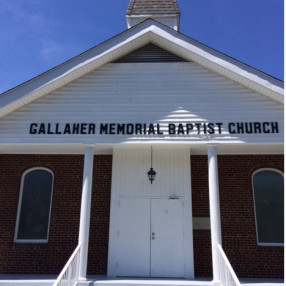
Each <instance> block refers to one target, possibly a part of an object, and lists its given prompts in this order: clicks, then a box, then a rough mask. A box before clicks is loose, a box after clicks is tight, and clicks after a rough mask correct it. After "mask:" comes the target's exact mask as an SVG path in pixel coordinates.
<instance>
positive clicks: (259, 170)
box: [251, 168, 284, 247]
mask: <svg viewBox="0 0 286 286" xmlns="http://www.w3.org/2000/svg"><path fill="white" fill-rule="evenodd" d="M262 171H273V172H276V173H279V174H280V175H281V176H282V177H283V178H284V173H283V172H281V171H280V170H278V169H275V168H260V169H257V170H256V171H254V172H253V173H252V176H251V185H252V195H253V205H254V216H255V229H256V242H257V245H258V246H274V247H275V246H276V247H279V246H284V243H268V242H267V243H266V242H259V239H258V227H257V216H256V205H255V194H254V185H253V176H254V175H255V174H256V173H259V172H262Z"/></svg>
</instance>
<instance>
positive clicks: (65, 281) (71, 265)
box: [53, 244, 82, 286]
mask: <svg viewBox="0 0 286 286" xmlns="http://www.w3.org/2000/svg"><path fill="white" fill-rule="evenodd" d="M81 246H82V244H79V245H78V246H77V248H76V249H75V250H74V252H73V254H72V255H71V257H70V259H69V260H68V262H67V263H66V265H65V267H64V268H63V270H62V271H61V273H60V275H59V276H58V278H57V280H56V281H55V282H54V284H53V286H74V285H76V283H77V280H78V275H79V274H78V273H79V257H80V251H81Z"/></svg>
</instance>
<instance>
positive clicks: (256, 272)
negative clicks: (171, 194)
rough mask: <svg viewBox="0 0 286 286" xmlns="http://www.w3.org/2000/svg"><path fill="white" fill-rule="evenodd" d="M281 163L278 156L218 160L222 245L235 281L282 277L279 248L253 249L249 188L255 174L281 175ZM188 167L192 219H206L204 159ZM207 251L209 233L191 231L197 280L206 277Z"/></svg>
mask: <svg viewBox="0 0 286 286" xmlns="http://www.w3.org/2000/svg"><path fill="white" fill-rule="evenodd" d="M283 161H284V159H283V156H281V155H267V156H218V167H219V189H220V207H221V224H222V243H223V248H224V250H225V252H226V254H227V256H228V258H229V260H230V262H231V264H232V265H233V268H234V270H235V272H236V273H237V275H238V276H239V277H265V278H266V277H268V278H279V277H280V278H281V277H283V267H284V262H283V258H284V249H283V247H265V246H264V247H262V246H257V242H256V229H255V218H254V208H253V193H252V185H251V177H252V174H253V172H254V171H255V170H257V169H260V168H276V169H278V170H281V171H283ZM191 166H192V197H193V215H194V216H198V217H200V216H201V217H205V216H209V198H208V181H207V180H208V178H207V172H208V171H207V168H208V167H207V156H192V157H191ZM205 247H207V249H205ZM210 250H211V248H210V232H209V231H205V230H195V231H194V255H195V257H194V259H195V273H196V275H197V276H210V274H211V272H210V269H211V255H210ZM206 252H207V255H205V254H206Z"/></svg>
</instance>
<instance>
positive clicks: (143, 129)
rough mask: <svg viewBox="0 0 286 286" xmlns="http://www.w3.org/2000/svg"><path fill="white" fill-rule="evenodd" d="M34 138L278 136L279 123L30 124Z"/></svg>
mask: <svg viewBox="0 0 286 286" xmlns="http://www.w3.org/2000/svg"><path fill="white" fill-rule="evenodd" d="M29 133H30V134H32V135H41V134H45V135H71V134H72V135H76V134H78V135H92V134H100V135H206V134H210V135H211V134H222V133H228V134H262V133H263V134H265V133H269V134H272V133H279V126H278V122H276V121H275V122H268V121H266V122H229V123H222V122H194V123H169V124H160V123H100V124H95V123H51V122H50V123H42V122H41V123H35V122H33V123H31V124H30V128H29Z"/></svg>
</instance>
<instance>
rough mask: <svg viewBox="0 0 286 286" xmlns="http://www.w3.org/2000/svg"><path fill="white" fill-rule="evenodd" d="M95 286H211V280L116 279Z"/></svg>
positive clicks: (102, 281)
mask: <svg viewBox="0 0 286 286" xmlns="http://www.w3.org/2000/svg"><path fill="white" fill-rule="evenodd" d="M93 285H94V286H211V285H212V283H211V280H210V279H205V280H185V279H159V278H158V279H153V278H150V279H144V278H142V279H134V278H130V279H128V278H121V279H120V278H116V279H105V280H96V281H95V282H93Z"/></svg>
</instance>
